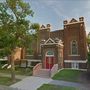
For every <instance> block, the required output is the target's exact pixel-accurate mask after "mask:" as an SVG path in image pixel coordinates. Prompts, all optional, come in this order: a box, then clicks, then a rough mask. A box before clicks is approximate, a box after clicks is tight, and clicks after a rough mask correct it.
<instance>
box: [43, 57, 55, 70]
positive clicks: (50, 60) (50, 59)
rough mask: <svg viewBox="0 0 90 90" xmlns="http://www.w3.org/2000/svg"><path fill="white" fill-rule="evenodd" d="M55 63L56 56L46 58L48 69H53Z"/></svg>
mask: <svg viewBox="0 0 90 90" xmlns="http://www.w3.org/2000/svg"><path fill="white" fill-rule="evenodd" d="M54 63H55V57H54V56H52V57H51V56H50V57H49V56H46V59H45V66H46V69H51V68H52V67H53V65H54Z"/></svg>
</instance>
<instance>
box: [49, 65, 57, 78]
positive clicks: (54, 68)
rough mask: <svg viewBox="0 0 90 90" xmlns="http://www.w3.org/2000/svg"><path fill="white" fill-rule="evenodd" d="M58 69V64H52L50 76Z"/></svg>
mask: <svg viewBox="0 0 90 90" xmlns="http://www.w3.org/2000/svg"><path fill="white" fill-rule="evenodd" d="M57 71H58V64H54V65H53V67H52V69H51V77H53V76H54V75H55V74H56V73H57Z"/></svg>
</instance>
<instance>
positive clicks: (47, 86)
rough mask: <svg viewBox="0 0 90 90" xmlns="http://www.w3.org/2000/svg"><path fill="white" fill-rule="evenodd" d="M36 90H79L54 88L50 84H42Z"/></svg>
mask: <svg viewBox="0 0 90 90" xmlns="http://www.w3.org/2000/svg"><path fill="white" fill-rule="evenodd" d="M37 90H79V89H78V88H74V87H66V86H56V85H51V84H44V85H42V86H41V87H40V88H38V89H37Z"/></svg>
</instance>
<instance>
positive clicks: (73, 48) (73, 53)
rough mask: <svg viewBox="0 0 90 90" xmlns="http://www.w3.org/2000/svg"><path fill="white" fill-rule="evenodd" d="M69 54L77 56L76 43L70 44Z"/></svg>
mask: <svg viewBox="0 0 90 90" xmlns="http://www.w3.org/2000/svg"><path fill="white" fill-rule="evenodd" d="M71 54H72V55H77V54H78V48H77V41H72V42H71Z"/></svg>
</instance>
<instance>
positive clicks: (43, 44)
mask: <svg viewBox="0 0 90 90" xmlns="http://www.w3.org/2000/svg"><path fill="white" fill-rule="evenodd" d="M43 45H60V46H62V47H63V46H64V45H62V44H60V43H47V44H41V46H43Z"/></svg>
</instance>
